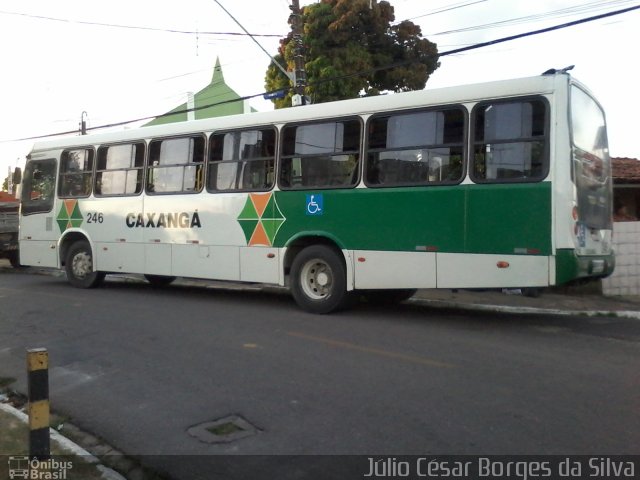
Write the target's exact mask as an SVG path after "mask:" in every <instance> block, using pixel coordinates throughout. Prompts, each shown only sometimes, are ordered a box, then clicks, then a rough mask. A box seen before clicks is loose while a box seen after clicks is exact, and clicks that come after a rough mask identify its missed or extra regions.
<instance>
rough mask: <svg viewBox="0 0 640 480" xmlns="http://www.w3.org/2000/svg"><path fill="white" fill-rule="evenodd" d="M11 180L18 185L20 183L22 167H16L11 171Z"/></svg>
mask: <svg viewBox="0 0 640 480" xmlns="http://www.w3.org/2000/svg"><path fill="white" fill-rule="evenodd" d="M11 182H12V183H13V184H14V185H20V183H21V182H22V169H21V168H20V167H16V168H15V170H14V171H13V177H12V179H11Z"/></svg>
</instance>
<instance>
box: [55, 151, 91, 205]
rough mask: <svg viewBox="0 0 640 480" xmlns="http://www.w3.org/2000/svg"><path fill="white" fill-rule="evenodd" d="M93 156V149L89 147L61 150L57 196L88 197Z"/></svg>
mask: <svg viewBox="0 0 640 480" xmlns="http://www.w3.org/2000/svg"><path fill="white" fill-rule="evenodd" d="M93 156H94V152H93V149H89V148H79V149H76V150H65V151H64V152H62V156H61V158H60V181H59V182H58V196H59V197H61V198H74V197H88V196H89V195H90V194H91V177H92V175H93Z"/></svg>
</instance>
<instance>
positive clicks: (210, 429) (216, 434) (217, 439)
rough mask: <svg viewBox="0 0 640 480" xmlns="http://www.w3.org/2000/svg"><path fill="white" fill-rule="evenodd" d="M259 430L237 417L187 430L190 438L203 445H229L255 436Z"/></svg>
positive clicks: (206, 423)
mask: <svg viewBox="0 0 640 480" xmlns="http://www.w3.org/2000/svg"><path fill="white" fill-rule="evenodd" d="M259 431H260V430H259V429H258V428H257V427H255V426H253V425H251V424H250V423H249V422H248V421H246V420H245V419H244V418H242V417H240V416H239V415H230V416H228V417H224V418H220V419H219V420H213V421H212V422H205V423H201V424H199V425H195V426H193V427H191V428H189V429H188V430H187V433H188V434H189V435H191V436H192V437H195V438H197V439H198V440H200V441H201V442H205V443H229V442H235V441H236V440H240V439H242V438H246V437H250V436H251V435H255V434H256V433H258V432H259Z"/></svg>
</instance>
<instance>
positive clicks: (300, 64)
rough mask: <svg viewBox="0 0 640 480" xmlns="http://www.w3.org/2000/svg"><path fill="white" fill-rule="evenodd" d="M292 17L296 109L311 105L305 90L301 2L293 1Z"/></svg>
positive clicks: (298, 0)
mask: <svg viewBox="0 0 640 480" xmlns="http://www.w3.org/2000/svg"><path fill="white" fill-rule="evenodd" d="M289 8H290V9H291V16H290V17H289V23H291V30H292V32H293V43H294V57H293V58H294V68H295V70H294V76H293V78H294V82H295V84H294V88H295V92H296V93H295V95H294V96H293V98H292V99H291V100H292V104H293V106H294V107H298V106H300V105H306V104H307V103H310V102H309V100H308V98H307V97H306V96H305V88H306V86H307V73H306V72H305V69H304V45H303V42H302V14H301V13H300V0H292V1H291V5H290V6H289Z"/></svg>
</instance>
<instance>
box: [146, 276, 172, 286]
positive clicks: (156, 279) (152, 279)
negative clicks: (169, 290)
mask: <svg viewBox="0 0 640 480" xmlns="http://www.w3.org/2000/svg"><path fill="white" fill-rule="evenodd" d="M144 278H146V279H147V282H149V283H150V284H151V286H152V287H166V286H167V285H169V284H170V283H171V282H173V281H174V280H175V279H176V277H171V276H167V275H145V276H144Z"/></svg>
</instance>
